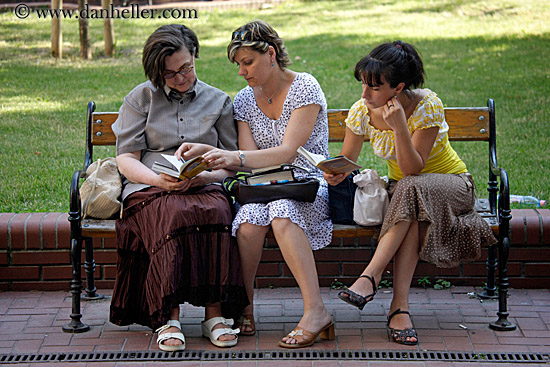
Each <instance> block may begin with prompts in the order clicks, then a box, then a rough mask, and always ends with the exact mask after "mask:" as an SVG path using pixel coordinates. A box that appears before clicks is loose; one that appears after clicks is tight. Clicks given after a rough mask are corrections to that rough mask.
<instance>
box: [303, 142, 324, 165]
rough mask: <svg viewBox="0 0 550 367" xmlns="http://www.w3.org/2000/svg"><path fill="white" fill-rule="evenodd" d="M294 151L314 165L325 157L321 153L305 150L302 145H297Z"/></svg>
mask: <svg viewBox="0 0 550 367" xmlns="http://www.w3.org/2000/svg"><path fill="white" fill-rule="evenodd" d="M296 151H297V152H298V153H299V154H301V155H302V156H303V157H304V158H305V159H307V160H308V161H309V163H311V164H312V165H314V166H317V165H318V164H319V163H321V162H322V161H324V160H325V159H326V158H325V156H323V155H321V154H316V153H311V152H310V151H307V150H306V149H305V148H304V147H298V149H297V150H296Z"/></svg>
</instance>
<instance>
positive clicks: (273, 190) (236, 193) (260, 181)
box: [222, 164, 319, 205]
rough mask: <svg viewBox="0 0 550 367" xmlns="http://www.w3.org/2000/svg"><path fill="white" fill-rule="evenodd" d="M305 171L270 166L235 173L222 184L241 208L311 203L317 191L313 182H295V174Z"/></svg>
mask: <svg viewBox="0 0 550 367" xmlns="http://www.w3.org/2000/svg"><path fill="white" fill-rule="evenodd" d="M296 169H300V170H303V171H306V172H309V171H308V170H306V169H305V168H302V167H298V166H294V165H291V164H283V165H279V166H271V167H266V168H260V169H256V170H253V171H252V173H238V174H237V175H236V176H230V177H226V178H225V179H224V180H223V184H222V186H223V188H224V190H225V191H226V192H227V193H228V194H229V195H231V196H233V197H234V198H235V200H236V201H237V202H238V203H239V204H241V205H244V204H249V203H269V202H270V201H274V200H279V199H293V200H298V201H305V202H310V203H312V202H314V201H315V198H316V196H317V190H318V189H319V180H317V179H315V178H295V177H294V170H296Z"/></svg>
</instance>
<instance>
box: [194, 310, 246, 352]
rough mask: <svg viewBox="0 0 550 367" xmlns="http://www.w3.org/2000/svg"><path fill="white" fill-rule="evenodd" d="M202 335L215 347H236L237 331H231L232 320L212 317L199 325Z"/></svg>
mask: <svg viewBox="0 0 550 367" xmlns="http://www.w3.org/2000/svg"><path fill="white" fill-rule="evenodd" d="M201 325H202V335H203V336H204V337H206V338H208V339H210V342H211V343H212V344H214V345H215V346H217V347H222V348H223V347H233V346H235V345H237V334H238V333H239V330H233V329H231V326H233V319H226V318H223V317H213V318H211V319H208V320H205V321H203V322H202V323H201Z"/></svg>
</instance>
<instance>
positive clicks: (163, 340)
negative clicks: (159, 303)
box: [156, 320, 185, 352]
mask: <svg viewBox="0 0 550 367" xmlns="http://www.w3.org/2000/svg"><path fill="white" fill-rule="evenodd" d="M156 332H157V333H158V337H157V343H158V346H159V348H160V349H161V350H165V351H169V352H173V351H179V350H184V349H185V337H184V336H183V333H182V332H181V324H180V322H179V320H168V322H167V323H166V325H164V326H161V327H160V328H158V329H157V330H156Z"/></svg>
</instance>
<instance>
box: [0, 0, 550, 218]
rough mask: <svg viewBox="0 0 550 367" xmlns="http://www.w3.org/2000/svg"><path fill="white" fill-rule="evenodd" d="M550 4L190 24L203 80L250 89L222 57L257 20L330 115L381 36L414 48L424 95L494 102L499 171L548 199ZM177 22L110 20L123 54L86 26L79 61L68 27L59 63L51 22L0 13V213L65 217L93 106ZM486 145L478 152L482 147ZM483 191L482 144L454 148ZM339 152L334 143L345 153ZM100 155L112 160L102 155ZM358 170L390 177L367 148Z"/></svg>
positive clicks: (358, 6) (117, 95) (521, 0)
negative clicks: (153, 37)
mask: <svg viewBox="0 0 550 367" xmlns="http://www.w3.org/2000/svg"><path fill="white" fill-rule="evenodd" d="M549 17H550V3H549V2H548V1H547V0H491V1H474V0H459V1H457V0H437V1H436V0H432V1H425V0H398V1H394V2H387V1H384V0H372V1H369V2H368V3H367V2H358V1H312V2H298V1H288V2H286V3H284V4H283V5H282V6H279V7H275V8H272V9H266V10H261V11H260V10H246V9H239V10H227V11H211V12H203V11H201V12H199V18H198V19H189V20H185V21H184V23H185V24H186V25H188V26H189V27H191V28H192V29H193V30H194V31H195V32H196V33H197V35H198V37H199V41H200V42H201V49H200V59H198V60H197V73H198V76H199V78H200V79H201V80H203V81H205V82H207V83H209V84H212V85H214V86H217V87H219V88H221V89H223V90H224V91H226V92H227V93H228V94H229V95H230V96H231V97H234V95H235V94H236V93H237V91H238V90H240V89H241V88H243V87H244V86H245V85H246V84H245V81H244V80H243V79H242V78H241V77H239V76H238V75H237V68H236V66H235V65H232V64H230V63H229V61H228V60H227V57H226V46H227V43H228V42H229V37H230V34H231V31H232V30H234V29H235V28H237V27H238V26H240V25H242V24H244V23H245V22H248V21H250V20H253V19H258V18H259V19H264V20H266V21H267V22H269V23H270V24H271V25H272V26H273V27H274V28H275V29H276V30H277V31H278V32H279V34H280V35H281V36H282V37H283V39H284V40H285V44H286V46H287V48H288V51H289V53H290V57H291V59H292V60H293V65H292V66H291V69H293V70H296V71H307V72H309V73H311V74H313V75H314V76H315V77H316V78H317V79H318V80H319V82H320V84H321V86H322V88H323V90H324V92H325V94H326V97H327V101H328V105H329V108H349V107H350V106H351V105H352V104H353V102H355V101H356V100H357V99H359V98H360V93H361V86H360V83H359V82H357V81H356V80H355V79H354V78H353V67H354V65H355V63H356V62H357V61H358V60H359V58H360V57H362V56H363V55H365V54H366V53H367V52H368V51H369V50H370V49H371V48H372V47H373V46H375V45H377V44H378V43H380V42H384V41H392V40H395V39H402V40H404V41H407V42H410V43H412V44H414V45H415V46H417V48H418V49H419V51H420V53H421V54H422V56H423V60H424V64H425V68H426V71H427V76H428V77H427V82H426V87H427V88H430V89H433V90H434V91H436V92H437V93H438V95H439V96H440V97H441V99H442V100H443V102H444V104H445V105H446V106H482V105H485V104H486V101H487V98H494V99H495V102H496V110H497V131H498V136H497V151H498V159H499V164H500V165H501V166H502V167H504V168H506V169H507V170H508V172H509V174H510V181H511V191H512V193H514V194H524V195H534V196H537V197H539V198H540V199H546V200H549V201H550V169H549V168H548V167H549V165H548V164H547V163H546V160H547V159H548V157H549V156H550V148H549V144H548V142H549V141H550V128H549V125H550V124H549V121H550V109H549V105H550V104H549V103H550V67H549V66H548V65H549V64H548V60H549V59H550V23H549V22H548V21H547V19H548V18H549ZM176 22H180V21H178V20H174V19H172V20H162V21H160V20H157V19H155V20H153V19H142V20H124V19H120V20H115V39H116V56H115V57H114V58H105V57H103V55H102V47H103V41H102V38H103V28H102V27H103V23H102V21H101V20H90V32H91V41H92V45H93V47H94V59H93V60H91V61H83V60H80V59H79V39H78V24H77V22H76V21H75V20H63V59H61V60H56V59H53V58H52V57H51V56H50V32H51V22H50V21H48V20H39V19H35V18H33V16H31V17H29V18H28V19H25V20H20V19H17V18H16V17H15V16H14V15H13V14H12V13H2V14H0V136H1V137H2V139H1V140H0V212H49V211H53V212H56V211H67V210H68V202H69V182H70V179H71V176H72V173H73V171H74V170H75V169H78V168H81V165H82V162H83V157H84V137H85V113H86V104H87V102H88V101H90V100H94V101H95V102H96V104H97V108H98V110H100V111H117V110H118V108H119V107H120V105H121V103H122V99H123V97H124V96H125V95H126V94H127V93H128V92H129V91H130V90H131V89H132V88H133V87H135V86H136V85H137V84H139V83H140V82H142V81H144V80H145V77H144V74H143V70H142V66H141V51H142V48H143V43H144V42H145V39H146V38H147V37H148V36H149V35H150V34H151V32H153V31H154V30H155V29H156V28H158V27H159V26H161V25H163V24H168V23H176ZM482 145H483V147H482ZM453 146H454V147H455V149H456V150H457V151H458V153H459V155H460V156H461V157H462V158H463V159H464V160H465V162H466V164H467V165H468V168H469V170H470V171H471V172H472V174H473V175H474V178H475V180H476V182H477V186H478V191H479V193H478V194H479V196H481V197H486V196H487V194H486V191H485V187H486V184H487V178H488V176H487V171H488V167H487V162H488V158H487V156H488V153H487V147H486V146H484V144H479V143H468V142H454V143H453ZM338 150H339V147H338V146H336V145H335V146H331V152H332V153H333V154H335V153H337V152H338ZM95 152H96V154H95V157H96V158H99V157H104V156H109V155H113V154H114V152H113V149H112V148H102V149H99V150H98V149H96V151H95ZM359 163H360V164H362V165H363V166H366V167H374V168H377V169H378V170H379V171H380V172H381V173H382V174H383V173H385V172H386V168H385V165H384V162H382V161H381V160H380V159H378V158H376V157H374V156H373V154H372V149H371V148H370V147H369V146H366V147H365V149H363V153H362V155H361V157H360V160H359Z"/></svg>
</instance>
